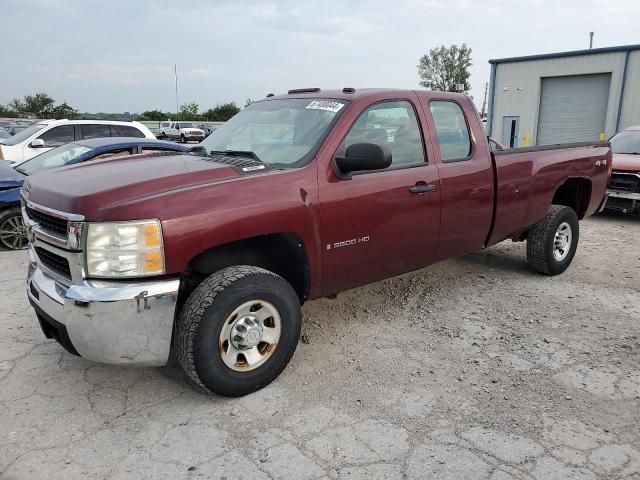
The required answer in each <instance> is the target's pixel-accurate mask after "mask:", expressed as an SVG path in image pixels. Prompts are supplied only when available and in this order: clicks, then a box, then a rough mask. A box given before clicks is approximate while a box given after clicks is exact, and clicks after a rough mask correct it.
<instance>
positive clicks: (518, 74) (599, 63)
mask: <svg viewBox="0 0 640 480" xmlns="http://www.w3.org/2000/svg"><path fill="white" fill-rule="evenodd" d="M631 53H632V55H633V57H634V58H633V61H634V62H635V64H634V65H637V66H634V67H633V68H635V70H634V75H636V76H637V80H636V81H635V83H633V82H632V78H631V77H632V75H631V71H632V69H633V68H632V65H631V63H632V62H631V61H630V62H629V65H628V67H627V86H626V93H625V97H624V102H625V104H627V102H631V101H635V102H640V98H639V97H640V94H639V93H638V90H639V89H640V56H637V54H638V53H640V51H635V52H631ZM625 56H626V52H624V51H622V52H608V53H598V54H589V55H580V56H573V57H562V58H549V59H539V60H530V61H520V62H513V63H498V64H497V65H496V76H495V91H494V101H493V110H492V119H491V124H492V125H491V136H492V137H494V138H498V139H499V138H501V137H502V118H503V117H504V116H517V117H520V122H519V128H518V145H519V146H524V145H525V137H526V139H527V140H528V144H529V145H535V144H536V135H537V124H538V115H539V108H540V93H541V85H542V78H545V77H559V76H568V75H588V74H594V73H611V88H610V90H609V100H608V107H607V113H606V120H605V136H607V137H608V136H610V135H613V134H614V133H615V131H616V123H617V120H618V103H619V100H620V91H621V86H622V76H623V70H624V62H625ZM634 89H635V92H634V94H631V93H629V92H631V90H634ZM636 104H637V103H636ZM490 108H491V106H490ZM630 112H631V109H630ZM637 112H638V108H637V107H636V108H635V112H634V113H629V117H633V115H638V113H637ZM639 120H640V119H639ZM593 140H598V138H594V139H593Z"/></svg>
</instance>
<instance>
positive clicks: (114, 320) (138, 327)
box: [27, 248, 180, 366]
mask: <svg viewBox="0 0 640 480" xmlns="http://www.w3.org/2000/svg"><path fill="white" fill-rule="evenodd" d="M29 260H30V262H29V263H30V264H29V274H28V279H27V294H28V296H29V300H30V301H31V303H32V305H33V306H34V308H35V309H36V312H38V313H40V314H41V313H44V315H41V316H47V317H50V318H51V319H53V320H54V321H55V322H58V323H59V324H62V325H63V326H64V328H66V333H67V334H68V337H69V340H70V341H71V344H72V346H73V348H75V350H76V351H77V352H78V353H79V354H80V355H81V356H82V357H84V358H87V359H89V360H94V361H96V362H101V363H110V364H117V365H125V364H126V365H138V366H160V365H164V364H166V363H167V359H168V357H169V349H170V347H171V335H172V332H173V319H174V314H175V308H176V300H177V297H178V287H179V284H180V281H179V280H178V279H170V280H160V281H152V282H149V281H143V280H141V281H135V280H132V281H130V282H129V283H121V282H113V281H109V282H107V281H93V280H84V281H82V282H80V283H76V284H72V285H70V286H67V285H64V284H62V283H60V282H59V281H56V280H54V279H53V278H51V277H50V276H48V275H47V274H46V273H45V272H43V271H42V270H41V269H40V267H39V266H38V264H37V260H36V254H35V252H33V250H32V249H31V248H30V249H29ZM40 321H41V322H42V321H43V320H42V318H41V319H40ZM43 330H44V328H43ZM45 333H46V332H45ZM61 343H62V342H61Z"/></svg>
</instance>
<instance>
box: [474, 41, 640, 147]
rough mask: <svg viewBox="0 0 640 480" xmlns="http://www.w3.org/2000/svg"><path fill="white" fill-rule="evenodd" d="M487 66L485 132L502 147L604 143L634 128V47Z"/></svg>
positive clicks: (638, 68)
mask: <svg viewBox="0 0 640 480" xmlns="http://www.w3.org/2000/svg"><path fill="white" fill-rule="evenodd" d="M489 63H490V64H491V80H490V82H491V87H490V91H489V92H490V93H489V116H488V119H487V131H488V134H489V135H490V136H492V137H493V138H495V139H496V140H498V141H500V142H501V143H503V144H504V145H505V146H509V147H524V146H532V145H549V144H553V143H563V142H581V141H593V140H599V139H602V140H604V139H606V138H609V137H610V136H611V135H613V134H614V133H616V132H617V131H619V130H621V129H623V128H626V127H628V126H630V125H639V124H640V45H628V46H621V47H610V48H594V49H591V50H578V51H574V52H563V53H550V54H546V55H531V56H527V57H514V58H501V59H496V60H490V61H489Z"/></svg>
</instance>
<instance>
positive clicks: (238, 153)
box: [209, 150, 264, 163]
mask: <svg viewBox="0 0 640 480" xmlns="http://www.w3.org/2000/svg"><path fill="white" fill-rule="evenodd" d="M209 154H210V155H227V156H229V157H248V158H253V159H254V160H255V161H256V162H260V163H264V162H263V161H262V160H260V157H258V155H256V152H252V151H251V150H211V151H210V152H209Z"/></svg>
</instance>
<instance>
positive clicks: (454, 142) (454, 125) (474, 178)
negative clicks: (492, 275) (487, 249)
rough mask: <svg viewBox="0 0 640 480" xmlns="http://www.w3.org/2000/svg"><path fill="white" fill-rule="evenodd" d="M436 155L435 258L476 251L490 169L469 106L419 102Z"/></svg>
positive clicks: (488, 211)
mask: <svg viewBox="0 0 640 480" xmlns="http://www.w3.org/2000/svg"><path fill="white" fill-rule="evenodd" d="M421 101H422V103H423V106H424V107H425V111H426V112H427V117H428V119H429V122H430V124H431V127H430V130H431V131H432V132H434V134H432V139H431V141H432V142H433V144H434V146H435V147H436V148H435V150H436V152H438V155H439V157H440V158H439V160H440V162H439V163H440V164H439V165H438V171H439V174H440V185H441V197H440V198H441V205H442V208H441V216H442V220H441V229H440V248H439V249H438V259H444V258H451V257H456V256H459V255H462V254H465V253H469V252H472V251H474V250H478V249H480V248H482V247H483V246H484V242H485V240H486V238H487V235H488V233H489V229H490V226H491V217H492V214H493V188H494V185H493V183H494V182H493V169H492V166H491V160H490V153H489V150H488V147H487V142H486V141H484V140H483V138H484V136H485V133H484V129H483V128H482V127H481V126H480V124H479V121H477V120H476V118H477V115H476V112H475V110H474V109H473V108H472V107H471V105H470V102H457V101H454V100H449V99H446V100H444V99H443V100H439V99H437V98H436V99H433V98H432V99H430V100H429V99H426V98H424V97H421Z"/></svg>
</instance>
